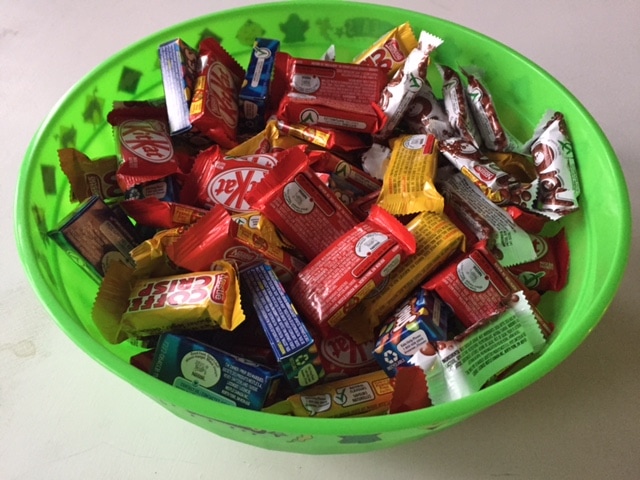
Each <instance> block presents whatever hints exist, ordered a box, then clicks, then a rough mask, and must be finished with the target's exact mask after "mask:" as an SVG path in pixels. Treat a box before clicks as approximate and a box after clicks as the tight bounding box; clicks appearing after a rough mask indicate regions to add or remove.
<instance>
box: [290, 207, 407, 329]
mask: <svg viewBox="0 0 640 480" xmlns="http://www.w3.org/2000/svg"><path fill="white" fill-rule="evenodd" d="M415 250H416V242H415V238H414V237H413V235H412V234H411V232H409V231H408V230H407V229H406V228H405V227H404V226H403V225H402V224H401V223H400V222H398V221H397V220H396V219H395V218H394V217H393V216H391V215H390V214H389V213H387V212H386V211H384V210H383V209H381V208H380V207H377V206H374V207H373V208H372V209H371V213H370V214H369V217H368V218H367V220H365V221H364V222H362V223H359V224H358V225H356V226H355V227H353V228H352V229H351V230H349V231H347V232H346V233H345V234H344V235H342V236H341V237H339V238H338V239H337V240H336V241H334V242H333V243H332V244H331V245H330V246H329V247H327V248H326V249H325V250H323V252H322V253H321V254H320V255H318V256H316V257H315V258H314V259H313V260H312V261H311V262H310V263H309V264H308V265H307V266H306V267H305V268H303V269H302V271H301V272H299V273H298V276H297V277H296V278H295V280H294V281H293V282H292V284H291V286H290V288H289V290H288V291H289V294H290V295H291V298H292V300H293V302H294V304H295V305H296V307H297V308H298V309H299V310H300V311H301V312H302V314H303V316H304V317H305V319H306V320H307V321H308V322H310V323H311V324H312V325H314V326H315V327H316V328H317V329H318V330H320V332H321V333H322V332H327V331H329V328H328V327H335V326H336V325H338V324H339V322H340V320H342V319H343V318H344V317H345V315H346V314H347V313H348V312H349V311H350V310H352V309H353V308H354V307H355V306H356V305H357V304H358V303H359V302H361V301H362V300H363V299H364V298H366V297H367V295H369V294H370V293H371V292H373V291H374V290H375V289H376V288H377V287H379V286H380V285H381V284H382V283H383V282H384V281H385V280H386V278H387V277H388V276H389V275H390V274H391V272H393V270H395V269H396V268H397V267H398V265H400V264H401V263H402V261H403V260H404V259H405V258H406V257H407V256H409V255H412V254H413V253H415Z"/></svg>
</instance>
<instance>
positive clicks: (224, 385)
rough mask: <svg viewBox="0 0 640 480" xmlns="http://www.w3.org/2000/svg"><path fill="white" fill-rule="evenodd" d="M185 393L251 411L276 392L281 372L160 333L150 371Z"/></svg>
mask: <svg viewBox="0 0 640 480" xmlns="http://www.w3.org/2000/svg"><path fill="white" fill-rule="evenodd" d="M149 373H151V375H153V376H154V377H156V378H158V379H160V380H162V381H163V382H166V383H169V384H171V385H173V386H174V387H177V388H179V389H180V390H184V391H186V392H190V393H193V394H195V395H199V396H201V397H205V398H208V399H210V400H213V401H216V402H220V403H225V404H227V405H233V406H236V407H241V408H248V409H250V410H260V409H262V408H263V407H264V406H265V404H267V403H268V402H269V401H270V400H271V399H272V398H273V397H274V395H275V393H276V390H277V388H278V384H279V383H280V379H281V378H282V374H281V373H280V372H278V371H276V370H273V369H270V368H268V367H265V366H263V365H260V364H258V363H255V362H252V361H250V360H247V359H244V358H240V357H238V356H236V355H233V354H231V353H228V352H225V351H223V350H220V349H218V348H215V347H211V346H209V345H206V344H203V343H201V342H198V341H196V340H193V339H190V338H187V337H183V336H178V335H174V334H171V333H165V334H163V335H162V336H161V337H160V339H159V340H158V346H157V347H156V350H155V355H154V357H153V363H152V365H151V369H150V372H149Z"/></svg>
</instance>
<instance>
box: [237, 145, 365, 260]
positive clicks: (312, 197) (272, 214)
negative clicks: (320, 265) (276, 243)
mask: <svg viewBox="0 0 640 480" xmlns="http://www.w3.org/2000/svg"><path fill="white" fill-rule="evenodd" d="M245 198H246V201H247V202H248V203H249V205H250V206H251V208H252V209H254V210H258V211H260V212H262V213H263V214H264V216H265V217H267V218H268V219H269V220H271V221H272V222H273V223H274V224H275V225H276V226H277V227H278V228H279V229H280V231H281V232H282V233H283V234H284V236H285V237H286V238H287V239H288V240H290V241H291V242H292V243H293V244H294V245H295V246H296V248H298V249H299V250H300V251H301V252H302V254H303V255H304V256H305V257H306V258H307V259H308V260H311V259H313V258H314V257H316V256H317V255H318V254H319V253H320V252H322V251H323V250H324V249H325V248H327V247H328V246H329V245H330V244H331V243H332V242H333V241H334V240H335V239H337V238H338V237H340V235H342V234H343V233H345V232H346V231H348V230H349V229H351V228H352V227H353V226H355V225H356V224H357V223H358V222H357V220H356V218H355V217H354V216H353V215H352V214H351V212H350V211H349V210H348V209H347V207H346V206H345V205H344V204H343V203H342V202H340V200H339V199H338V198H337V197H336V196H335V195H334V194H333V192H332V191H331V190H330V189H329V187H327V186H326V185H325V184H324V183H322V181H321V180H320V179H319V178H318V176H317V175H316V174H315V172H314V171H313V170H312V169H311V166H310V161H309V158H308V157H307V155H306V154H305V153H304V152H303V151H302V150H300V149H295V148H294V149H291V150H289V151H288V153H287V155H286V156H284V158H282V160H281V161H280V163H279V164H278V166H276V167H275V168H274V169H273V170H272V171H271V172H270V173H269V174H268V175H267V176H265V177H264V179H263V180H262V181H261V182H260V183H258V184H257V185H256V186H255V187H253V189H252V190H251V191H250V192H249V193H248V194H247V196H246V197H245Z"/></svg>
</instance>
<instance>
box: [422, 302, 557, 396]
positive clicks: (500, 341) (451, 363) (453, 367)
mask: <svg viewBox="0 0 640 480" xmlns="http://www.w3.org/2000/svg"><path fill="white" fill-rule="evenodd" d="M515 297H516V298H514V302H513V303H512V304H511V306H510V308H509V309H508V310H507V311H506V312H504V313H503V314H501V315H499V316H498V317H497V318H495V319H492V320H490V321H488V322H487V323H486V324H476V325H474V326H473V327H471V328H469V329H467V331H465V333H464V334H462V335H461V336H459V337H457V338H456V339H455V340H451V341H447V342H438V343H437V348H436V351H437V354H436V358H435V359H433V360H432V357H428V358H426V359H416V361H415V363H414V364H416V365H420V364H422V365H424V366H426V367H427V371H426V378H427V385H428V388H429V397H430V398H431V402H432V403H433V405H440V404H442V403H446V402H450V401H452V400H457V399H460V398H463V397H466V396H468V395H470V394H472V393H474V392H477V391H478V390H480V389H481V388H482V387H483V386H484V385H485V384H486V383H487V382H488V381H489V380H491V378H493V377H494V376H496V375H498V374H499V373H500V372H502V371H503V370H505V369H506V368H508V367H510V366H511V365H513V364H514V363H516V362H517V361H519V360H521V359H523V358H525V357H526V356H528V355H531V354H535V353H538V352H540V351H541V350H542V348H543V347H544V345H545V343H546V339H545V337H544V335H543V333H542V331H541V329H540V326H539V324H538V321H537V318H536V316H535V314H534V313H533V310H532V308H531V306H530V305H529V303H528V302H527V301H526V299H525V296H524V293H523V292H522V291H520V292H517V293H516V294H515ZM460 337H462V338H460Z"/></svg>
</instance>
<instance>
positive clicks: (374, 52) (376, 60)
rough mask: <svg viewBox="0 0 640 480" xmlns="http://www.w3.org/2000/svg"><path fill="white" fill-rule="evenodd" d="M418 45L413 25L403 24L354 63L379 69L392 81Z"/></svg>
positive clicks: (387, 34) (383, 37)
mask: <svg viewBox="0 0 640 480" xmlns="http://www.w3.org/2000/svg"><path fill="white" fill-rule="evenodd" d="M417 45H418V40H417V39H416V36H415V34H414V33H413V29H412V28H411V24H409V23H403V24H401V25H399V26H397V27H396V28H394V29H392V30H390V31H389V32H387V33H385V34H384V35H383V36H381V37H380V38H379V39H378V40H376V42H375V43H374V44H373V45H371V47H369V48H367V49H366V50H365V51H363V52H362V53H361V54H360V55H358V56H357V57H356V58H354V59H353V63H357V64H361V65H369V66H372V67H379V68H380V69H381V70H382V71H384V72H385V73H386V74H387V76H388V78H389V79H391V78H392V77H393V75H394V74H395V73H396V72H397V71H398V69H399V68H400V67H402V65H403V64H404V62H405V60H406V58H407V56H408V55H409V52H411V51H412V50H413V49H414V48H416V46H417Z"/></svg>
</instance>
